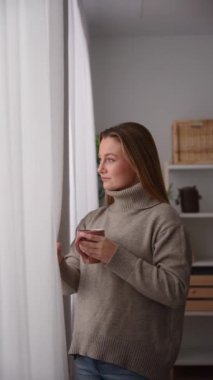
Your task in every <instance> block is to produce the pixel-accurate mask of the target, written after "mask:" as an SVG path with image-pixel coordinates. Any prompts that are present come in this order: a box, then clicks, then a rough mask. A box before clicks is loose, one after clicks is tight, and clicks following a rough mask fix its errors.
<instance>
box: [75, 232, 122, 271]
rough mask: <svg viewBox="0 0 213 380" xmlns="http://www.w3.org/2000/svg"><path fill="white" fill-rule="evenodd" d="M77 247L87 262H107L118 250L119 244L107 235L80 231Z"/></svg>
mask: <svg viewBox="0 0 213 380" xmlns="http://www.w3.org/2000/svg"><path fill="white" fill-rule="evenodd" d="M75 244H76V248H77V250H78V252H79V253H80V255H81V256H82V258H83V261H84V262H85V263H94V260H95V262H96V263H97V262H98V261H100V262H102V263H107V262H108V261H110V260H111V258H112V257H113V256H114V254H115V252H116V250H117V247H118V246H117V244H116V243H115V242H114V241H112V240H110V239H107V238H106V237H105V236H100V235H95V234H90V233H89V232H86V233H85V232H83V231H79V232H78V236H77V238H76V243H75Z"/></svg>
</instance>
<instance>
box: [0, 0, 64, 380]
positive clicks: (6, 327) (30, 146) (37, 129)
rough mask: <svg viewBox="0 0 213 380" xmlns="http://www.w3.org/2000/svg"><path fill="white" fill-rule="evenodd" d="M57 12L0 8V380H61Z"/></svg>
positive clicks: (56, 7)
mask: <svg viewBox="0 0 213 380" xmlns="http://www.w3.org/2000/svg"><path fill="white" fill-rule="evenodd" d="M63 93H64V92H63V2H62V1H61V0H49V1H48V0H0V379H1V380H67V379H68V370H67V355H66V344H65V333H64V316H63V305H62V297H61V283H60V275H59V270H58V263H57V258H56V239H57V234H58V228H59V221H60V209H61V189H62V154H63V149H62V147H63V107H64V99H63Z"/></svg>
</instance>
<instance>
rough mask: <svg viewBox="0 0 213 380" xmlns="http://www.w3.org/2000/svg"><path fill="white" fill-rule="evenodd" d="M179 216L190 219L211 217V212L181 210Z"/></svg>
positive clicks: (212, 214)
mask: <svg viewBox="0 0 213 380" xmlns="http://www.w3.org/2000/svg"><path fill="white" fill-rule="evenodd" d="M180 217H181V218H190V219H198V218H213V212H181V213H180Z"/></svg>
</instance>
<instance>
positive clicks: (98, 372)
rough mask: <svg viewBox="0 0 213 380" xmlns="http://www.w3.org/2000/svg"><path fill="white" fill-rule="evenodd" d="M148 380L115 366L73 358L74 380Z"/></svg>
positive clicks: (88, 359) (81, 357)
mask: <svg viewBox="0 0 213 380" xmlns="http://www.w3.org/2000/svg"><path fill="white" fill-rule="evenodd" d="M120 379H122V380H148V379H147V378H146V377H144V376H141V375H138V374H137V373H134V372H131V371H129V370H128V369H125V368H121V367H118V366H117V365H114V364H110V363H106V362H102V361H101V360H95V359H91V358H89V357H87V356H80V355H77V356H76V358H75V380H120Z"/></svg>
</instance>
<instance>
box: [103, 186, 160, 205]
mask: <svg viewBox="0 0 213 380" xmlns="http://www.w3.org/2000/svg"><path fill="white" fill-rule="evenodd" d="M106 194H107V195H109V196H111V197H113V199H114V203H112V204H111V205H110V206H109V207H110V209H111V210H112V211H122V210H123V211H125V210H129V209H134V210H140V209H146V208H150V207H153V206H155V205H157V204H159V203H160V201H158V200H157V199H153V198H151V196H150V195H149V194H148V193H147V191H145V190H144V189H143V188H142V186H141V183H137V184H136V185H134V186H131V187H128V188H127V189H123V190H106Z"/></svg>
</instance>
